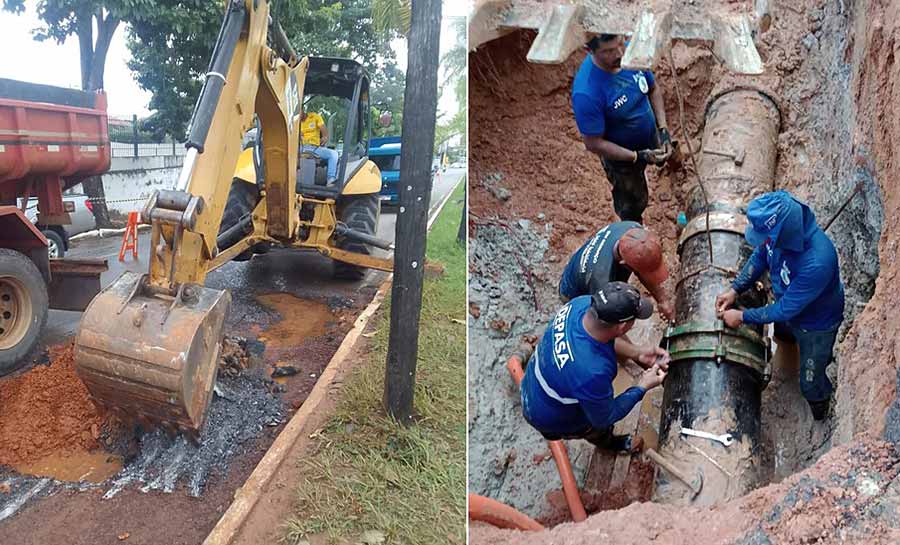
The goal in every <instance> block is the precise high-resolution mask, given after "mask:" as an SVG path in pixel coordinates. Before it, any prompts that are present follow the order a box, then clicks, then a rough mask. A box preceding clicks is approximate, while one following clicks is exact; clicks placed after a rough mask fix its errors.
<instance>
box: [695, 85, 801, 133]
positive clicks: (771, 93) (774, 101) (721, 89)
mask: <svg viewBox="0 0 900 545" xmlns="http://www.w3.org/2000/svg"><path fill="white" fill-rule="evenodd" d="M769 79H773V80H774V81H767V79H766V78H762V77H760V76H753V77H741V76H738V75H732V77H726V78H724V80H721V81H720V82H719V83H718V84H717V85H716V86H715V87H714V88H713V91H712V92H711V93H710V94H709V98H707V99H706V106H705V107H704V108H703V118H704V119H707V118H708V117H709V112H710V110H711V109H712V106H713V104H715V103H716V101H718V100H719V99H720V98H722V97H723V96H725V95H728V94H731V93H735V92H740V91H755V92H757V93H759V94H760V95H762V96H763V97H765V98H767V99H768V100H769V102H770V104H771V105H772V107H773V108H774V109H775V112H776V113H777V114H778V125H779V127H780V126H781V125H782V124H783V122H784V114H783V113H782V112H783V111H784V105H783V104H782V101H781V96H780V94H779V93H778V92H777V91H776V90H775V89H777V88H778V87H779V86H780V85H781V80H780V79H779V78H769Z"/></svg>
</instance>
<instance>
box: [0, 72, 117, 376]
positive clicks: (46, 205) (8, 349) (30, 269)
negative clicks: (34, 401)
mask: <svg viewBox="0 0 900 545" xmlns="http://www.w3.org/2000/svg"><path fill="white" fill-rule="evenodd" d="M109 161H110V145H109V134H108V132H107V118H106V94H105V93H103V92H93V93H86V92H83V91H78V90H74V89H63V88H59V87H52V86H49V85H38V84H33V83H26V82H21V81H14V80H9V79H2V78H0V376H2V375H5V374H7V373H10V372H12V371H14V370H16V369H18V368H19V367H20V366H22V365H24V364H25V363H27V361H28V360H27V356H28V355H29V354H30V353H31V351H32V350H33V349H34V347H35V345H36V344H37V342H38V339H39V338H40V334H41V330H42V329H43V327H44V324H45V323H46V321H47V311H48V309H49V308H55V309H60V310H84V308H85V307H86V306H87V304H88V303H89V302H90V301H91V299H93V297H94V296H95V295H96V294H97V293H98V292H99V290H100V273H101V272H103V271H105V270H106V261H105V260H71V259H50V258H49V257H48V252H47V246H48V245H47V239H46V238H45V236H44V235H43V234H42V233H41V231H40V229H38V228H37V227H36V226H35V225H34V224H33V223H32V222H31V221H30V220H29V219H28V218H27V217H26V216H25V210H24V208H25V205H24V204H23V205H22V207H21V208H20V207H19V206H18V203H27V202H28V201H29V199H33V198H37V201H38V224H44V225H66V224H69V223H70V222H71V220H70V219H69V211H68V210H66V207H65V205H64V203H63V198H62V194H63V191H65V190H66V189H68V188H70V187H72V186H73V185H75V184H78V183H80V182H81V181H82V180H84V179H85V178H87V177H88V176H93V175H96V174H100V173H103V172H105V171H106V170H107V169H109Z"/></svg>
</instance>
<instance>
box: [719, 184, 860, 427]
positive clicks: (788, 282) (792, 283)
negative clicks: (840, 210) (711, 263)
mask: <svg viewBox="0 0 900 545" xmlns="http://www.w3.org/2000/svg"><path fill="white" fill-rule="evenodd" d="M747 219H748V220H749V221H750V225H749V226H748V227H747V230H746V233H745V236H746V238H747V242H749V243H750V244H751V245H753V246H754V247H755V250H754V251H753V254H752V255H751V256H750V260H749V261H748V262H747V264H746V265H744V268H743V270H741V273H740V274H739V275H738V277H737V278H736V279H735V280H734V282H733V283H732V285H731V289H729V290H728V291H726V292H725V293H722V294H719V296H718V297H716V312H717V313H718V314H719V316H720V317H721V318H722V319H723V320H724V321H725V324H726V325H728V327H733V328H736V327H738V326H740V325H741V324H742V323H745V322H746V323H748V324H766V323H772V322H774V324H775V336H776V337H778V338H779V339H781V340H786V341H789V342H794V341H796V343H797V345H798V348H799V351H800V390H801V391H802V393H803V397H805V398H806V401H807V402H808V403H809V406H810V409H811V411H812V415H813V418H815V419H816V420H823V419H825V418H826V416H827V415H828V406H829V402H830V400H831V394H832V392H833V391H834V388H833V386H832V384H831V381H830V380H828V376H827V375H826V374H825V368H826V367H827V366H828V364H829V363H830V362H831V359H832V352H833V349H834V341H835V338H836V337H837V331H838V327H840V325H841V322H842V321H843V320H844V286H843V284H842V283H841V274H840V267H839V266H838V256H837V252H836V251H835V249H834V244H832V242H831V239H829V238H828V235H826V234H825V232H824V231H822V229H820V228H819V225H818V224H817V223H816V216H815V214H813V211H812V210H810V208H809V207H808V206H806V205H805V204H803V203H802V202H800V201H798V200H797V199H796V198H794V197H793V196H792V195H791V194H790V193H788V192H786V191H775V192H773V193H766V194H764V195H762V196H760V197H757V198H756V199H754V200H752V201H751V202H750V205H749V206H748V207H747ZM766 270H768V271H769V278H770V279H771V281H772V291H773V292H774V294H775V302H774V303H773V304H770V305H766V306H764V307H760V308H751V309H745V310H737V309H731V308H729V307H731V306H732V305H734V303H735V300H736V299H737V296H738V294H740V293H742V292H743V291H744V290H746V289H748V288H749V287H750V286H752V285H753V283H754V282H755V281H756V280H757V279H758V278H759V277H760V276H761V275H762V273H763V272H764V271H766Z"/></svg>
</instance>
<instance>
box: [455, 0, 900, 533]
mask: <svg viewBox="0 0 900 545" xmlns="http://www.w3.org/2000/svg"><path fill="white" fill-rule="evenodd" d="M898 15H900V14H898V8H897V7H895V6H893V5H889V3H887V2H877V1H867V2H843V3H826V2H819V1H807V2H802V3H799V4H798V5H796V6H794V5H792V6H791V7H783V8H777V7H776V8H775V9H774V10H773V19H772V24H771V26H770V27H769V28H768V29H767V30H766V31H765V32H763V33H761V34H760V35H759V36H757V37H756V43H757V47H758V49H759V51H760V54H761V56H762V58H763V61H764V63H765V66H766V73H765V74H764V75H763V76H756V77H749V76H741V77H738V76H734V75H731V74H729V73H728V72H727V71H726V70H725V69H724V68H723V67H722V66H720V64H719V62H718V61H717V59H716V58H715V56H714V55H713V54H712V53H711V52H710V51H709V50H708V49H706V48H705V47H703V46H702V45H699V44H690V45H689V44H685V43H677V44H676V45H675V46H674V48H673V59H674V64H675V67H674V68H675V70H676V73H677V78H678V79H677V81H678V84H679V85H680V87H681V91H682V94H683V95H684V101H685V102H684V107H685V112H684V116H685V118H684V123H685V127H684V128H685V130H686V132H687V133H688V135H689V137H690V139H691V143H692V148H693V149H694V150H699V149H701V148H702V147H703V146H704V145H706V146H709V145H710V144H711V142H710V140H711V137H710V136H706V137H704V130H707V131H708V130H709V129H710V127H708V126H707V119H708V118H707V107H708V105H709V104H710V103H711V102H713V100H712V99H714V98H715V97H717V96H720V95H721V94H722V93H723V92H725V91H727V90H729V89H737V88H744V87H750V88H753V89H755V90H757V91H759V93H758V94H759V95H761V96H765V97H767V100H769V101H770V102H771V104H769V105H768V106H765V107H766V108H770V110H773V111H776V112H777V114H780V115H778V123H777V126H776V127H775V129H774V132H773V133H772V136H771V137H772V138H774V141H773V142H772V146H771V147H772V154H773V157H772V159H773V160H774V163H773V165H772V166H774V171H773V172H772V173H770V174H769V175H768V177H763V178H762V180H763V182H765V183H764V184H763V186H764V187H762V188H758V187H749V188H746V189H747V191H745V192H741V191H735V192H734V193H733V194H731V195H730V197H731V198H732V199H734V200H736V201H741V202H743V203H746V201H747V200H749V198H750V196H751V195H753V194H756V193H758V192H760V191H767V190H772V189H785V190H788V191H791V192H792V193H794V194H795V195H796V196H797V197H798V198H800V199H801V200H804V201H805V202H807V203H808V204H809V205H810V206H811V207H812V208H813V210H814V211H815V213H816V215H817V217H818V219H819V222H820V225H824V224H825V223H826V222H827V220H828V219H829V218H830V217H831V216H832V215H833V214H834V213H835V212H836V211H837V209H838V208H839V207H840V206H841V204H842V203H843V202H844V201H845V199H846V198H847V196H848V195H850V194H851V192H852V191H853V189H854V188H855V187H856V186H857V184H861V191H860V192H859V194H857V195H856V196H855V197H853V198H852V200H851V201H850V204H849V206H848V207H847V209H846V210H845V211H844V212H843V214H842V215H841V216H840V217H839V218H838V219H837V221H835V223H834V224H833V225H832V226H831V228H830V229H829V231H828V234H829V235H830V237H831V238H832V240H833V241H834V243H835V246H836V247H837V250H838V253H839V258H840V262H841V275H842V279H843V281H844V285H845V290H846V294H847V305H846V311H845V320H844V324H843V326H842V328H841V331H840V333H839V337H838V347H837V349H836V361H835V362H834V363H833V364H832V365H831V366H830V367H829V369H828V372H829V375H830V376H831V378H832V381H833V382H834V384H835V385H836V388H837V393H836V402H835V403H834V405H833V409H832V415H831V417H830V419H829V420H828V421H826V422H825V423H818V422H815V421H813V420H812V417H811V414H810V412H809V409H808V406H807V404H806V402H805V400H804V399H803V397H802V395H801V394H800V390H799V384H798V370H797V369H798V364H797V354H796V351H795V349H793V347H792V346H790V345H785V346H778V345H775V346H773V348H775V351H774V355H773V358H772V361H771V380H770V381H769V383H768V385H767V387H766V388H765V389H764V390H762V392H761V394H760V395H759V398H758V407H759V409H758V410H759V413H758V416H757V417H755V418H756V419H757V425H758V428H757V429H756V431H755V432H754V433H755V435H754V436H753V437H754V443H755V445H754V449H753V452H754V456H755V459H754V460H753V466H754V472H755V474H754V475H753V477H752V479H750V478H748V479H746V480H744V481H741V479H737V480H738V481H741V482H746V483H751V484H750V485H748V486H746V487H744V488H741V487H740V486H739V487H736V488H728V487H729V484H728V482H729V479H725V478H723V475H722V473H723V472H722V471H721V470H720V469H717V468H716V467H714V466H712V465H711V464H709V463H708V462H705V461H704V459H705V457H704V458H700V457H699V455H697V454H696V453H693V454H690V453H686V452H685V453H682V452H680V451H679V448H678V445H677V444H676V445H672V444H670V445H669V448H668V450H667V448H666V444H665V442H666V441H669V442H670V443H672V441H671V440H670V439H667V435H671V433H665V432H669V431H670V430H664V435H663V441H662V442H663V444H662V445H661V446H660V448H661V449H662V452H663V454H666V455H667V456H672V457H674V458H675V459H677V460H679V462H681V463H683V464H684V465H683V466H680V467H699V468H700V470H701V471H703V473H704V476H706V477H707V481H706V483H705V486H708V487H710V488H711V489H712V490H713V491H714V492H715V493H714V494H713V496H712V498H708V501H703V502H700V503H695V504H690V502H687V503H688V504H689V505H690V507H678V508H676V507H672V506H671V505H666V503H671V501H668V500H667V499H666V498H665V497H664V496H665V494H666V488H667V487H668V488H669V489H673V488H674V489H675V490H676V492H677V493H676V496H681V493H680V492H679V491H678V489H677V486H678V485H675V484H672V483H671V482H668V479H667V478H666V476H665V475H664V472H662V471H657V470H656V469H655V468H654V467H653V466H651V465H648V463H647V462H646V461H644V460H643V459H641V458H634V459H631V460H630V461H629V460H627V459H626V460H622V459H618V460H616V459H614V458H612V457H609V456H604V455H602V454H599V453H595V452H594V449H592V448H589V446H588V445H587V444H585V443H583V442H581V441H569V442H567V443H568V444H567V446H568V450H569V454H570V457H571V458H572V462H573V467H574V469H575V473H576V478H577V479H578V481H579V484H580V486H581V487H582V494H583V496H584V500H585V505H586V507H587V508H588V510H589V513H590V512H597V511H599V510H603V511H604V513H603V515H602V516H598V517H592V518H589V519H588V520H587V521H586V522H584V523H580V524H578V525H572V524H562V525H560V526H559V527H558V528H554V529H553V530H552V531H551V532H552V537H553V539H548V536H543V535H535V536H533V537H531V536H527V535H523V534H517V533H508V532H503V531H500V530H496V529H493V528H489V527H483V526H481V525H479V524H474V525H473V526H472V530H471V537H472V539H473V543H530V542H534V543H546V542H553V543H582V542H585V543H587V542H591V541H592V538H591V536H594V537H596V536H597V535H598V532H602V533H603V534H606V535H605V537H606V539H610V538H612V539H611V541H612V542H616V543H632V542H634V543H641V542H646V541H647V540H651V539H663V541H665V542H674V541H675V540H680V539H693V540H695V542H697V543H777V542H781V540H782V539H783V540H784V541H785V542H791V540H795V539H796V540H797V541H798V542H814V541H815V540H816V539H821V540H822V542H831V541H832V540H841V541H844V540H846V541H853V540H854V539H857V540H859V542H874V543H877V542H880V540H882V539H884V540H887V541H886V542H896V539H897V529H898V528H900V519H898V516H897V513H898V512H900V494H898V489H900V481H898V480H897V479H896V477H897V468H898V462H900V457H898V454H897V450H896V448H895V447H894V446H893V444H891V442H895V441H897V440H898V439H900V409H898V408H897V407H896V405H897V403H896V401H895V383H896V382H897V380H898V373H897V364H896V361H897V359H896V356H895V353H896V350H897V348H898V345H897V344H896V343H897V341H896V340H895V339H897V331H896V330H897V329H898V326H897V325H896V324H895V323H894V320H891V319H890V318H889V317H890V316H891V310H892V308H893V307H894V306H895V304H896V300H897V299H898V298H900V297H898V295H897V294H896V290H895V289H893V288H892V286H891V283H892V281H893V277H894V275H895V273H896V267H897V266H896V264H895V263H896V260H895V257H896V247H897V238H898V236H897V234H896V231H895V230H893V228H894V226H895V223H896V222H897V211H898V209H900V195H898V194H897V191H896V189H895V188H894V186H893V185H892V184H891V180H893V179H894V177H895V176H896V175H897V172H896V168H897V167H896V166H895V164H894V156H895V155H896V153H895V152H894V150H896V148H897V146H896V144H895V143H894V142H896V141H897V140H896V138H897V137H898V136H900V118H898V116H897V114H895V113H894V108H893V106H892V104H893V103H894V97H893V93H894V88H895V87H896V85H897V84H898V83H900V76H898V75H897V73H896V70H895V67H894V53H893V52H894V50H895V48H896V47H897V46H896V45H895V44H896V42H895V36H896V35H897V34H898V32H897V26H898V24H900V23H898V22H897V21H900V19H898ZM533 38H534V34H533V33H528V32H516V33H513V34H509V35H507V36H505V37H502V38H500V39H497V40H494V41H492V42H489V43H487V44H485V45H483V46H481V47H479V49H478V50H477V51H475V52H473V53H471V54H470V58H469V66H470V71H469V73H470V112H471V117H470V134H471V136H470V154H471V157H472V160H471V161H470V180H471V184H470V187H471V193H470V208H471V218H470V237H471V238H470V240H471V246H470V248H471V249H470V271H471V274H470V294H469V300H470V309H469V310H470V319H469V326H470V337H469V339H470V340H469V351H470V359H469V361H470V364H469V365H470V368H469V392H470V393H469V396H470V410H469V415H470V416H469V475H470V477H469V481H470V491H471V492H474V493H477V494H481V495H485V496H488V497H491V498H494V499H497V500H500V501H502V502H504V503H507V504H509V505H511V506H513V507H515V508H517V509H519V510H520V511H522V512H524V513H526V514H527V515H529V516H532V517H534V518H536V519H537V520H538V521H540V522H542V523H544V524H546V525H550V526H552V525H556V524H558V523H561V522H565V521H566V520H568V511H567V509H566V504H565V502H564V501H563V499H562V493H561V491H560V490H559V488H560V481H559V476H558V474H557V473H556V468H555V466H554V464H553V462H552V461H551V460H550V457H549V452H548V449H547V446H546V443H545V442H544V441H542V440H541V438H540V436H539V435H538V434H537V433H536V432H535V431H534V430H532V429H531V428H530V427H529V426H528V425H527V424H526V423H525V422H524V421H523V420H522V418H521V407H520V405H519V401H518V395H517V392H516V390H515V388H514V386H513V384H512V381H511V380H510V378H509V377H508V375H507V372H506V370H505V368H504V363H505V361H506V356H508V354H509V353H510V352H511V351H512V350H513V349H514V348H515V346H516V345H517V344H518V343H519V342H520V341H521V339H522V338H523V337H526V338H527V337H528V336H533V335H539V334H541V333H542V332H543V328H544V327H545V324H546V323H547V321H548V320H549V319H550V317H551V316H552V314H553V313H554V312H555V310H556V309H557V308H558V299H557V296H556V284H557V282H558V278H559V274H560V273H561V270H562V267H563V266H564V265H565V262H566V261H567V260H568V257H569V256H570V255H571V253H572V252H573V251H574V250H575V249H576V248H577V247H578V246H579V245H580V244H581V243H583V241H584V240H585V239H586V238H587V237H588V236H590V235H591V234H592V233H593V232H595V231H596V230H597V229H599V228H600V227H602V226H603V225H605V224H607V223H609V222H611V221H615V220H616V218H615V216H614V214H613V211H612V206H611V203H610V197H609V185H608V182H607V181H606V178H605V175H604V173H603V170H602V167H601V166H600V163H599V160H597V159H596V158H595V157H594V156H592V155H591V154H589V153H588V152H586V151H585V150H584V148H583V146H582V144H581V141H580V135H579V133H578V130H577V128H576V126H575V123H574V119H573V118H572V114H571V105H570V99H569V94H570V91H571V83H572V78H573V76H574V73H575V71H576V70H577V67H578V64H579V63H580V61H581V60H582V59H583V53H581V52H576V53H574V54H573V55H572V56H571V57H570V58H569V59H568V61H567V62H566V63H564V64H562V65H535V64H529V63H527V62H526V61H525V55H526V52H527V51H528V48H529V47H530V45H531V42H532V40H533ZM671 68H672V67H670V66H669V64H668V62H666V61H663V62H662V63H661V65H660V66H658V67H656V70H655V74H656V77H657V81H658V83H659V85H661V87H662V90H663V93H664V96H665V104H666V111H667V113H668V121H669V126H670V130H671V131H672V134H673V135H674V137H675V138H676V139H677V140H683V136H682V134H683V133H682V127H681V121H680V120H679V116H678V103H677V100H676V94H675V92H674V85H675V80H673V77H672V71H671ZM755 92H756V91H755ZM770 106H771V107H770ZM738 117H740V116H738ZM758 117H759V116H757V118H758ZM763 117H765V116H764V115H763ZM763 140H764V139H763ZM746 147H747V150H748V151H747V153H748V157H749V156H751V155H752V154H753V153H758V152H759V148H761V147H764V142H762V141H760V142H753V141H748V142H746ZM684 148H685V146H684V143H683V142H682V149H684ZM704 168H707V167H705V166H704V165H703V164H701V166H700V169H701V171H702V170H704ZM691 170H692V167H691V163H690V161H685V163H684V167H683V168H681V169H675V168H666V169H662V170H657V169H655V168H652V167H651V168H649V169H648V181H649V185H650V191H651V198H650V205H649V208H648V211H647V213H645V215H644V217H645V222H646V223H647V225H648V227H649V228H651V229H652V230H654V231H655V232H657V233H658V234H659V235H660V238H662V239H663V241H664V242H663V243H664V250H665V253H666V260H667V264H668V265H669V270H670V271H679V270H680V269H681V267H683V266H685V263H680V262H679V253H678V251H677V249H678V248H677V241H678V237H679V235H680V234H681V233H680V231H679V228H678V226H677V223H676V218H677V216H678V214H679V212H682V211H687V212H688V217H689V218H690V217H691V210H692V206H693V207H694V208H696V206H695V205H696V203H695V202H694V201H695V200H696V197H695V196H692V195H693V192H694V191H695V186H696V177H695V175H694V173H693V172H692V171H691ZM765 186H767V187H765ZM740 193H746V194H740ZM692 202H693V204H692ZM694 212H695V213H694V215H696V210H694ZM715 244H717V243H716V242H714V246H715ZM686 246H689V244H687V245H686ZM705 249H706V246H705V245H704V246H703V250H705ZM690 251H691V250H690V248H685V249H684V252H683V253H682V254H681V255H682V258H683V257H684V255H685V253H689V252H690ZM726 254H727V252H726ZM723 258H724V254H723ZM673 276H675V278H670V280H669V281H668V284H667V288H668V289H669V291H670V293H674V292H675V290H676V283H677V282H678V275H673ZM680 289H681V290H682V291H686V288H685V287H684V286H681V287H680ZM687 291H689V290H687ZM704 296H709V294H707V293H704ZM651 322H654V321H651ZM663 333H664V330H663V327H662V325H661V324H659V323H658V322H656V323H650V324H646V325H645V326H644V328H642V330H641V331H640V332H638V333H637V334H638V335H639V336H641V337H643V338H645V339H647V340H648V342H658V341H659V339H660V338H661V337H662V335H663ZM626 371H627V370H626ZM626 371H620V374H619V379H620V380H619V381H618V382H623V383H624V384H622V385H617V386H620V387H627V385H628V383H629V380H630V377H629V376H628V374H627V372H626ZM665 395H673V394H671V392H667V393H666V394H665ZM666 403H668V401H667V400H666V399H664V393H663V392H661V391H658V390H657V391H654V392H652V393H651V394H650V395H648V396H647V397H646V398H645V400H644V403H643V404H642V406H641V411H640V414H639V415H632V417H631V419H632V421H631V422H627V423H626V424H627V425H628V426H629V428H628V430H629V431H632V430H636V431H637V432H638V433H640V434H642V435H643V436H644V437H645V438H646V439H648V442H649V443H650V444H651V446H657V443H658V442H659V440H658V437H657V433H658V430H659V425H660V410H661V407H663V406H664V404H666ZM717 416H718V417H722V415H721V414H719V415H717ZM726 416H727V415H726ZM734 416H735V415H732V418H733V417H734ZM737 416H740V415H737ZM626 420H627V419H626ZM881 439H886V440H888V441H889V442H888V443H882V442H881V441H880V440H881ZM698 444H700V443H698ZM713 447H715V445H713ZM713 447H705V449H704V450H707V451H708V452H707V453H706V454H713V456H712V458H714V459H716V460H717V461H718V462H720V464H719V465H721V466H722V467H723V468H724V469H725V470H726V471H728V472H729V473H734V472H735V471H737V470H740V467H738V466H734V465H729V463H728V460H724V461H723V459H722V458H720V456H719V455H718V453H716V452H713ZM723 450H724V449H723ZM691 452H693V451H691ZM738 457H739V456H738ZM738 465H740V464H738ZM654 474H655V475H656V477H655V479H656V484H657V486H655V487H654V486H653V482H654ZM661 474H662V475H661ZM733 481H734V480H732V482H733ZM654 489H655V490H654ZM654 492H655V493H656V494H657V495H656V497H655V498H654V499H655V500H660V501H655V502H650V503H646V502H649V501H650V500H651V497H653V494H654ZM676 503H678V501H676ZM681 503H684V502H681ZM700 505H705V506H707V508H705V509H700V508H698V506H700ZM626 506H627V507H626ZM648 521H652V523H649V524H648ZM806 540H808V541H806Z"/></svg>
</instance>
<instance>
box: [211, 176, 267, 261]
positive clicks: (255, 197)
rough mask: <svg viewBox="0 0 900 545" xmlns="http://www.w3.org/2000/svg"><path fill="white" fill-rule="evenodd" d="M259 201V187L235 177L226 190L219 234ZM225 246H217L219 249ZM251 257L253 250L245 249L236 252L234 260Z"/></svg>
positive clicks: (248, 211) (244, 259) (251, 209)
mask: <svg viewBox="0 0 900 545" xmlns="http://www.w3.org/2000/svg"><path fill="white" fill-rule="evenodd" d="M258 202H259V187H258V186H257V185H256V184H248V183H247V182H245V181H243V180H241V179H239V178H235V179H234V180H232V182H231V189H230V190H229V191H228V200H227V201H225V212H224V213H223V214H222V223H220V224H219V234H222V233H223V232H225V230H227V229H228V228H229V227H231V226H233V225H235V224H236V223H237V222H238V221H240V219H241V218H242V217H244V215H245V214H249V213H250V212H252V211H253V209H254V208H256V204H257V203H258ZM226 249H227V248H219V251H222V250H226ZM251 257H253V250H247V251H245V252H241V253H240V254H238V255H237V256H236V257H235V258H234V261H247V260H248V259H250V258H251Z"/></svg>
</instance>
